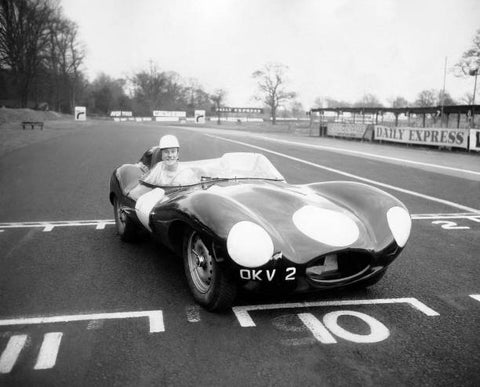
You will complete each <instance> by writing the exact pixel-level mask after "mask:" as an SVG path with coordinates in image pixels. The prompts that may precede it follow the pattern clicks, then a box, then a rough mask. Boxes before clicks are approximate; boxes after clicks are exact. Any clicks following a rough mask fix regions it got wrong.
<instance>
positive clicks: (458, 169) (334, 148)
mask: <svg viewBox="0 0 480 387" xmlns="http://www.w3.org/2000/svg"><path fill="white" fill-rule="evenodd" d="M253 137H254V138H260V139H262V140H267V141H273V142H279V143H282V144H287V145H297V146H303V147H306V148H313V149H323V150H325V151H328V152H337V153H351V154H355V155H360V156H367V157H373V158H377V159H383V160H390V161H398V162H401V163H408V164H414V165H421V166H424V167H430V168H434V169H445V170H448V171H455V172H462V173H466V174H471V175H476V176H480V172H478V171H472V170H470V169H462V168H456V167H447V166H446V165H437V164H431V163H425V162H423V161H414V160H409V159H401V158H398V157H391V156H383V155H377V154H375V153H368V152H361V151H356V150H351V149H346V148H337V147H330V146H323V145H315V144H307V143H304V142H298V141H287V140H281V139H278V138H270V137H265V136H259V135H254V136H253Z"/></svg>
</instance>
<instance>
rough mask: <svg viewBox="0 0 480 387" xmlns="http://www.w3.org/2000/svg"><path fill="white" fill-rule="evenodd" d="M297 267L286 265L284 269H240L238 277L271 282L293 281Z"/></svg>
mask: <svg viewBox="0 0 480 387" xmlns="http://www.w3.org/2000/svg"><path fill="white" fill-rule="evenodd" d="M296 274H297V268H295V267H287V268H285V269H283V268H282V269H278V268H276V269H240V278H241V279H243V280H248V281H259V282H272V281H274V280H277V281H278V280H280V281H282V280H283V281H294V280H295V275H296Z"/></svg>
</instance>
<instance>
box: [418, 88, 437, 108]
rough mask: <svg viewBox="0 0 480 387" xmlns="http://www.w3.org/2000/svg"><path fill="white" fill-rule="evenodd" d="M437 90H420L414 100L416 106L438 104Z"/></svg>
mask: <svg viewBox="0 0 480 387" xmlns="http://www.w3.org/2000/svg"><path fill="white" fill-rule="evenodd" d="M437 96H438V92H437V91H436V90H434V89H431V90H422V91H421V92H420V93H418V96H417V99H416V101H415V106H417V107H430V106H436V105H437V104H438V98H437Z"/></svg>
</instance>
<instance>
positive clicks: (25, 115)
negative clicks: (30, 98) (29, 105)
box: [0, 107, 70, 125]
mask: <svg viewBox="0 0 480 387" xmlns="http://www.w3.org/2000/svg"><path fill="white" fill-rule="evenodd" d="M66 117H70V116H67V115H64V114H60V113H57V112H52V111H38V110H32V109H9V108H4V107H2V108H0V125H2V124H5V123H10V122H22V121H52V120H58V119H62V118H66Z"/></svg>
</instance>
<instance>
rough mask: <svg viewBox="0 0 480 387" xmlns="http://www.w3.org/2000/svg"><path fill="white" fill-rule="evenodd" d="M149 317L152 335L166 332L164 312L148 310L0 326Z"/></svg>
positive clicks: (15, 321)
mask: <svg viewBox="0 0 480 387" xmlns="http://www.w3.org/2000/svg"><path fill="white" fill-rule="evenodd" d="M140 317H148V319H149V322H150V333H158V332H164V331H165V326H164V322H163V312H162V311H161V310H146V311H138V312H115V313H94V314H77V315H69V316H47V317H26V318H25V317H21V318H13V319H7V320H0V326H8V325H34V324H53V323H65V322H73V321H90V320H112V319H127V318H140Z"/></svg>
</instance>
